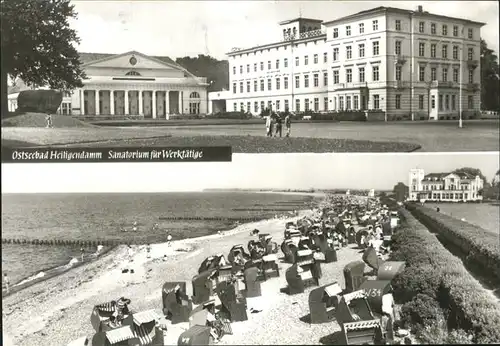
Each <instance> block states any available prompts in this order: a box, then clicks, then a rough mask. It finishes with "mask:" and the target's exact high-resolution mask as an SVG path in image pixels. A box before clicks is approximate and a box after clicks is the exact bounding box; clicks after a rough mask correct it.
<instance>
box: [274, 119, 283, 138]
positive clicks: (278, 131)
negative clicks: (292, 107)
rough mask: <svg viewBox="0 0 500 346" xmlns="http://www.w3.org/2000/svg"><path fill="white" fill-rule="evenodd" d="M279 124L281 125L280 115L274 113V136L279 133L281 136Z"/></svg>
mask: <svg viewBox="0 0 500 346" xmlns="http://www.w3.org/2000/svg"><path fill="white" fill-rule="evenodd" d="M281 126H282V120H281V116H280V115H279V114H276V132H275V133H274V137H277V136H278V133H279V135H280V138H281Z"/></svg>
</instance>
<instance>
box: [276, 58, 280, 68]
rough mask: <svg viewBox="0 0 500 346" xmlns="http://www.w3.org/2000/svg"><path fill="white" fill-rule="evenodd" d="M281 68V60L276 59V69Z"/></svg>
mask: <svg viewBox="0 0 500 346" xmlns="http://www.w3.org/2000/svg"><path fill="white" fill-rule="evenodd" d="M279 68H280V60H279V59H276V69H279Z"/></svg>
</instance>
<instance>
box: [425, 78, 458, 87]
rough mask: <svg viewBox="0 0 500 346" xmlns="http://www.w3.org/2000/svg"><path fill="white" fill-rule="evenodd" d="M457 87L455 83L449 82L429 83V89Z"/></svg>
mask: <svg viewBox="0 0 500 346" xmlns="http://www.w3.org/2000/svg"><path fill="white" fill-rule="evenodd" d="M458 87H459V85H458V83H456V82H450V81H446V82H443V81H437V80H434V81H432V82H431V88H458Z"/></svg>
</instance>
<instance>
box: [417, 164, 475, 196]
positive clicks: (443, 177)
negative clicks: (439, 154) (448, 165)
mask: <svg viewBox="0 0 500 346" xmlns="http://www.w3.org/2000/svg"><path fill="white" fill-rule="evenodd" d="M483 183H484V182H483V179H481V177H479V176H472V175H471V174H468V173H465V172H460V173H430V174H427V175H426V174H425V173H424V170H423V169H420V168H415V169H411V170H410V173H409V187H410V194H409V198H408V199H409V200H410V201H420V200H426V201H436V202H437V201H441V202H472V201H480V200H482V199H483V197H482V195H481V190H482V189H483Z"/></svg>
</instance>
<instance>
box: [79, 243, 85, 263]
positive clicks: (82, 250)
mask: <svg viewBox="0 0 500 346" xmlns="http://www.w3.org/2000/svg"><path fill="white" fill-rule="evenodd" d="M80 253H81V255H82V262H83V257H84V256H85V249H84V248H83V246H82V247H81V248H80Z"/></svg>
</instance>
